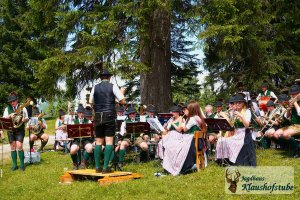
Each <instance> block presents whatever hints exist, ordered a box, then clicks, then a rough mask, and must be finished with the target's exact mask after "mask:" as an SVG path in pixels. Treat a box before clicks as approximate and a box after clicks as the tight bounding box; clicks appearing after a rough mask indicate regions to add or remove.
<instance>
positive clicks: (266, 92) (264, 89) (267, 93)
mask: <svg viewBox="0 0 300 200" xmlns="http://www.w3.org/2000/svg"><path fill="white" fill-rule="evenodd" d="M263 96H267V97H270V98H273V99H274V103H276V102H277V99H278V98H277V96H276V95H275V94H274V92H272V91H271V90H268V83H266V82H263V83H262V84H261V92H260V93H259V94H258V96H257V98H256V100H257V101H258V102H259V100H260V99H261V97H263Z"/></svg>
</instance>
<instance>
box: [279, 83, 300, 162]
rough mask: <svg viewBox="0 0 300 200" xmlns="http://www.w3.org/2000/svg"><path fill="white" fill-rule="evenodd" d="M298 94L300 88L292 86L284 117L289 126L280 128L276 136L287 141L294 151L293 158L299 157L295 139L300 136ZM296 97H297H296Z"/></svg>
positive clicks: (296, 85)
mask: <svg viewBox="0 0 300 200" xmlns="http://www.w3.org/2000/svg"><path fill="white" fill-rule="evenodd" d="M299 93H300V86H299V85H298V84H294V85H292V86H291V88H290V90H289V95H290V96H291V100H290V105H289V107H288V108H287V111H286V114H285V117H286V118H287V119H289V120H290V123H291V125H290V126H286V127H283V128H280V129H278V130H277V131H276V134H278V135H282V137H283V139H285V140H288V141H289V143H290V144H291V145H292V147H293V149H294V157H295V158H298V157H299V149H298V142H297V141H296V140H295V137H298V136H299V135H300V107H299V105H300V100H299V98H298V96H299ZM297 95H298V96H297Z"/></svg>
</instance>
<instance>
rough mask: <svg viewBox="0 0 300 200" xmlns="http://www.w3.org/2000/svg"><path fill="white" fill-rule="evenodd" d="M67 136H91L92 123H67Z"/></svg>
mask: <svg viewBox="0 0 300 200" xmlns="http://www.w3.org/2000/svg"><path fill="white" fill-rule="evenodd" d="M67 133H68V138H85V137H92V133H93V124H92V123H90V124H68V125H67Z"/></svg>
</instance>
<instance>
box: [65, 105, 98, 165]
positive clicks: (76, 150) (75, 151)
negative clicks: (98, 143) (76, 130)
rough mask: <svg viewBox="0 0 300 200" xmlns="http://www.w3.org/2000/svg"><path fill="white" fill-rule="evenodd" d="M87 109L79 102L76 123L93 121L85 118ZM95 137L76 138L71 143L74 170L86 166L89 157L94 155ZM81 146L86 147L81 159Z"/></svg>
mask: <svg viewBox="0 0 300 200" xmlns="http://www.w3.org/2000/svg"><path fill="white" fill-rule="evenodd" d="M85 111H86V110H85V109H84V107H83V106H82V104H79V106H78V108H77V111H76V112H77V118H75V120H74V124H89V123H92V122H91V121H90V120H88V119H87V118H85V116H84V115H85ZM92 143H93V138H92V137H84V138H74V140H73V141H72V145H71V150H70V155H71V158H72V161H73V170H77V169H78V168H79V167H80V169H85V168H86V163H87V162H88V160H89V158H91V157H92V156H93V145H92ZM81 148H82V149H84V152H83V159H82V160H81V164H80V166H79V163H80V159H81Z"/></svg>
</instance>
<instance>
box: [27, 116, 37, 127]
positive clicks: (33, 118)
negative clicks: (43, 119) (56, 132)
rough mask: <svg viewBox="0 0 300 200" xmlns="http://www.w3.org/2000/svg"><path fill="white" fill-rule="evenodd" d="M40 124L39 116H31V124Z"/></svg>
mask: <svg viewBox="0 0 300 200" xmlns="http://www.w3.org/2000/svg"><path fill="white" fill-rule="evenodd" d="M38 124H39V119H38V117H31V118H30V121H29V125H30V126H35V125H38Z"/></svg>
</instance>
